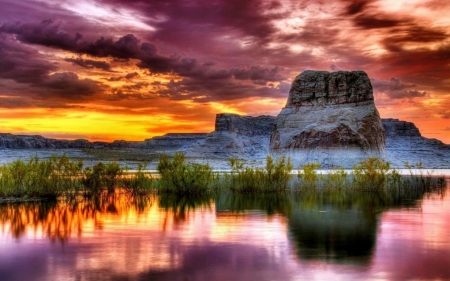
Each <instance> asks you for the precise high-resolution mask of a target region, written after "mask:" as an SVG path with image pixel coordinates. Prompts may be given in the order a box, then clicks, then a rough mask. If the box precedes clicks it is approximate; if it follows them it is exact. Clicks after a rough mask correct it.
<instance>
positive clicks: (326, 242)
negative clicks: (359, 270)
mask: <svg viewBox="0 0 450 281" xmlns="http://www.w3.org/2000/svg"><path fill="white" fill-rule="evenodd" d="M423 194H424V193H423V192H422V191H419V190H403V191H399V190H390V191H388V192H385V193H375V192H355V191H352V192H339V191H331V192H315V191H314V192H306V193H301V194H300V195H299V197H298V198H297V200H296V201H297V203H296V204H295V205H296V206H299V207H298V208H297V209H294V211H293V212H292V213H291V215H290V216H289V217H288V225H289V237H290V239H291V241H292V242H293V244H294V248H295V252H296V254H297V256H298V257H299V258H301V259H319V260H332V261H336V262H346V263H348V262H351V263H358V264H361V263H362V264H366V263H369V262H370V260H371V258H372V254H373V250H374V248H375V242H376V236H377V228H378V222H379V219H380V216H379V212H380V210H388V209H390V208H399V207H412V206H416V205H417V202H418V200H419V199H421V198H422V197H423Z"/></svg>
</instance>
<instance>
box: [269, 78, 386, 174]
mask: <svg viewBox="0 0 450 281" xmlns="http://www.w3.org/2000/svg"><path fill="white" fill-rule="evenodd" d="M385 147H386V145H385V132H384V128H383V125H382V123H381V119H380V115H379V113H378V110H377V109H376V107H375V103H374V99H373V90H372V85H371V83H370V79H369V77H368V76H367V74H366V73H365V72H364V71H337V72H331V73H330V72H327V71H312V70H307V71H304V72H302V73H301V74H300V75H298V76H297V77H296V78H295V79H294V81H293V83H292V86H291V89H290V91H289V96H288V99H287V103H286V106H285V107H284V108H283V109H282V110H281V112H280V113H279V114H278V116H277V117H276V119H275V125H274V128H273V132H272V135H271V138H270V151H271V153H273V154H286V155H289V156H290V157H291V158H292V159H293V160H294V162H296V163H307V162H319V163H322V164H323V165H324V166H334V165H339V166H348V165H351V164H352V163H357V162H358V161H359V160H361V159H365V158H367V157H371V156H375V157H381V158H383V157H384V156H385Z"/></svg>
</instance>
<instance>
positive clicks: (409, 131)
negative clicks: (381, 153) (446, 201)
mask: <svg viewBox="0 0 450 281" xmlns="http://www.w3.org/2000/svg"><path fill="white" fill-rule="evenodd" d="M381 120H382V123H383V126H384V128H385V130H386V160H387V161H389V162H390V163H391V166H392V167H395V168H405V162H408V163H409V164H413V165H414V164H417V163H418V162H421V163H422V165H423V167H426V168H433V169H435V168H447V169H448V168H449V167H450V145H448V144H444V143H443V142H441V141H440V140H437V139H429V138H425V137H422V136H421V134H420V131H419V129H418V128H417V127H416V125H414V123H411V122H406V121H401V120H398V119H391V118H389V119H381Z"/></svg>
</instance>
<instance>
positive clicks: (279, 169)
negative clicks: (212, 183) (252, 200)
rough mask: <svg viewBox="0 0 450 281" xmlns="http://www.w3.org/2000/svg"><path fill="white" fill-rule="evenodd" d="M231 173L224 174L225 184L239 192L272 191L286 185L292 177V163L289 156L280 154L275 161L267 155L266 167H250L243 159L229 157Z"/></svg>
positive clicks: (283, 187)
mask: <svg viewBox="0 0 450 281" xmlns="http://www.w3.org/2000/svg"><path fill="white" fill-rule="evenodd" d="M228 163H229V165H230V166H231V174H230V175H226V178H225V179H226V181H227V185H228V186H229V187H230V189H232V190H233V191H239V192H274V191H280V190H284V189H286V188H287V187H288V185H289V181H290V179H291V178H292V175H291V170H292V167H293V166H292V164H291V160H290V159H289V158H286V157H285V156H282V157H280V158H278V159H277V160H276V161H274V160H273V158H272V157H270V156H267V158H266V167H265V169H264V168H251V167H248V166H245V161H243V160H239V159H237V158H231V159H230V160H229V161H228Z"/></svg>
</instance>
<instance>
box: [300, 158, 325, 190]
mask: <svg viewBox="0 0 450 281" xmlns="http://www.w3.org/2000/svg"><path fill="white" fill-rule="evenodd" d="M320 167H321V165H320V163H309V164H304V165H303V169H302V170H300V169H299V170H298V174H297V177H298V179H299V186H300V187H302V188H307V189H310V188H315V187H317V186H318V185H319V180H321V179H322V176H321V175H319V174H317V171H316V169H318V168H320Z"/></svg>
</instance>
